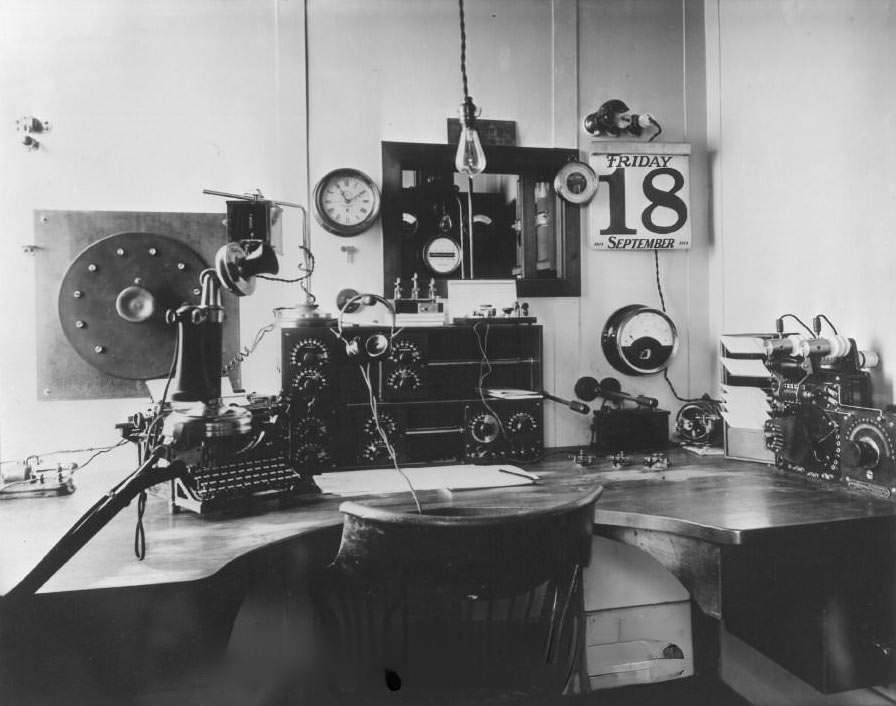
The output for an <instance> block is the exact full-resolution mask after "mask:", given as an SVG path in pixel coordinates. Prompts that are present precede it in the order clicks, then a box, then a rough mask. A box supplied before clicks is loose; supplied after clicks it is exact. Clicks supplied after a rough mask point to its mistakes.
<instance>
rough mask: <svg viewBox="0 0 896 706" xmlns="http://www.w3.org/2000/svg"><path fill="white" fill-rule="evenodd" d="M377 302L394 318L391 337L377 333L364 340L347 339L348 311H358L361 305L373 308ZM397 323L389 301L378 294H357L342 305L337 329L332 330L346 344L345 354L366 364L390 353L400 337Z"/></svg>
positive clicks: (390, 330)
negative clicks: (394, 340) (345, 333)
mask: <svg viewBox="0 0 896 706" xmlns="http://www.w3.org/2000/svg"><path fill="white" fill-rule="evenodd" d="M376 302H379V303H380V304H382V305H383V306H384V307H386V310H387V311H388V312H389V315H390V316H391V317H392V325H391V326H390V328H389V335H388V336H387V335H386V334H384V333H379V332H377V333H372V334H370V335H369V336H367V338H365V339H363V340H362V339H361V338H360V337H355V338H352V339H348V338H346V337H345V335H344V334H343V332H342V318H343V316H344V315H345V313H346V312H347V311H348V312H351V311H355V310H357V308H358V306H359V305H360V306H372V305H373V304H375V303H376ZM395 321H396V319H395V307H394V306H392V303H391V302H390V301H389V300H388V299H385V298H384V297H381V296H380V295H378V294H356V295H355V296H353V297H351V298H350V299H347V300H346V301H345V303H344V304H343V305H342V308H341V309H340V310H339V318H338V319H337V320H336V329H335V330H333V329H331V330H333V333H334V334H335V335H336V338H338V339H339V340H340V341H342V342H343V343H344V344H345V354H346V355H347V356H348V357H349V358H355V359H357V360H358V362H359V363H364V362H367V361H371V360H376V359H377V358H382V357H383V356H384V355H386V354H387V353H388V352H389V349H390V348H391V347H392V339H394V338H395V336H396V335H398V333H399V330H400V329H399V330H396V328H395Z"/></svg>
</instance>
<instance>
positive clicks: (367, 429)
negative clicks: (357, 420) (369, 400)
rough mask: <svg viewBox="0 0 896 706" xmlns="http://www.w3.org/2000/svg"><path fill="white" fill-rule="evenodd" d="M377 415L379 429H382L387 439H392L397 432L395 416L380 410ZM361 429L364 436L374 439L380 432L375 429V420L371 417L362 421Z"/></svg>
mask: <svg viewBox="0 0 896 706" xmlns="http://www.w3.org/2000/svg"><path fill="white" fill-rule="evenodd" d="M377 416H378V418H379V422H380V429H382V430H383V433H385V435H386V438H387V439H392V437H394V436H395V434H396V433H397V432H398V422H396V421H395V418H394V417H393V416H392V415H391V414H388V413H385V412H380V413H378V415H377ZM363 429H364V434H365V435H366V436H368V437H371V438H374V439H377V438H379V435H380V433H379V432H378V431H377V428H376V420H374V419H373V417H371V418H370V419H368V420H367V421H366V422H364V427H363Z"/></svg>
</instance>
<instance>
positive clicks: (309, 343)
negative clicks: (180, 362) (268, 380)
mask: <svg viewBox="0 0 896 706" xmlns="http://www.w3.org/2000/svg"><path fill="white" fill-rule="evenodd" d="M289 357H290V360H292V362H293V363H294V364H295V365H300V366H302V367H306V368H318V367H321V366H323V365H326V364H327V363H328V362H329V360H330V352H329V351H328V350H327V346H326V344H325V343H324V342H323V341H321V340H320V339H318V338H303V339H302V340H301V341H299V342H298V343H296V344H295V345H294V346H293V347H292V351H291V352H290V354H289Z"/></svg>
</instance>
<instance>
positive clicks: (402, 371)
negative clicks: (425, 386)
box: [386, 368, 421, 392]
mask: <svg viewBox="0 0 896 706" xmlns="http://www.w3.org/2000/svg"><path fill="white" fill-rule="evenodd" d="M386 384H387V385H388V386H389V387H390V388H391V389H393V390H401V391H404V392H410V391H413V390H418V389H419V388H420V385H421V381H420V375H419V374H418V373H417V371H416V370H411V369H410V368H398V369H397V370H393V371H392V372H391V373H389V376H388V377H387V378H386Z"/></svg>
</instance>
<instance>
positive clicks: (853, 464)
mask: <svg viewBox="0 0 896 706" xmlns="http://www.w3.org/2000/svg"><path fill="white" fill-rule="evenodd" d="M840 460H841V461H842V462H843V464H844V465H846V466H849V467H850V468H876V467H877V464H878V463H880V448H878V446H877V444H875V443H874V441H873V440H871V439H854V440H852V441H848V442H846V444H845V445H844V446H843V450H842V451H841V452H840Z"/></svg>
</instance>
